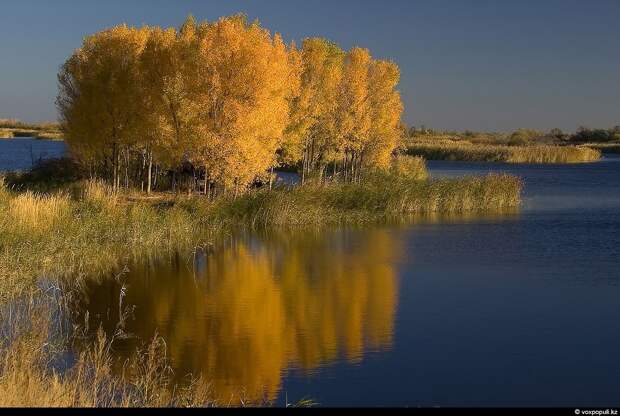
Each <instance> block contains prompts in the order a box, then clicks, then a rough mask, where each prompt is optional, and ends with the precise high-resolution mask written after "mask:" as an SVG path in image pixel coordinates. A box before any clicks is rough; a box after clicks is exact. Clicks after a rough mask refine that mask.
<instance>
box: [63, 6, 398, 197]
mask: <svg viewBox="0 0 620 416" xmlns="http://www.w3.org/2000/svg"><path fill="white" fill-rule="evenodd" d="M58 79H59V94H58V97H57V106H58V109H59V113H60V117H61V123H62V126H63V129H64V132H65V136H66V141H67V143H68V144H69V147H70V149H71V151H72V153H73V154H74V155H75V157H77V158H78V159H79V160H80V161H81V162H83V163H84V164H85V165H86V166H88V167H89V169H90V171H91V174H92V175H96V176H101V177H106V178H109V179H111V180H112V182H113V184H114V186H115V187H120V186H123V185H124V186H131V185H132V184H142V186H143V187H145V188H146V190H147V191H149V192H150V190H151V188H152V186H154V185H157V184H156V182H155V181H157V178H158V177H161V178H164V177H165V178H169V181H170V184H171V186H173V187H174V186H175V184H176V183H177V179H178V177H179V176H178V175H179V173H182V172H184V173H189V175H187V176H188V177H189V178H190V182H191V183H192V184H194V185H195V184H196V183H198V181H199V180H204V182H203V185H204V192H205V193H207V194H210V195H211V194H213V193H214V192H222V191H224V192H226V191H232V192H234V193H235V194H236V193H237V192H240V191H242V190H243V189H245V188H247V187H248V186H249V185H251V184H252V183H255V182H256V181H262V182H265V181H266V180H268V181H270V180H271V176H272V173H271V172H272V169H273V168H274V167H275V166H277V165H278V164H288V165H296V166H299V167H300V170H301V173H302V178H304V179H305V178H306V177H308V176H309V175H310V176H319V177H324V175H326V174H328V173H329V174H332V175H339V176H341V177H344V178H345V179H346V180H349V181H356V180H359V178H360V174H361V172H362V171H363V170H364V169H368V168H381V167H386V165H387V164H388V163H389V162H390V156H391V154H392V152H393V150H394V149H395V147H396V146H397V142H398V140H399V138H400V136H401V128H400V117H401V113H402V104H401V99H400V95H399V92H398V91H397V90H396V87H397V84H398V81H399V69H398V66H397V65H396V64H394V63H392V62H388V61H382V60H374V59H373V58H372V57H371V55H370V53H369V51H368V50H366V49H362V48H353V49H351V50H350V51H348V52H345V51H343V50H342V49H341V48H339V47H338V46H337V45H336V44H334V43H332V42H329V41H327V40H325V39H320V38H310V39H305V40H304V41H303V45H302V47H301V48H300V49H298V48H297V47H296V45H295V44H294V43H291V44H290V45H286V44H285V43H284V42H283V40H282V38H281V37H280V35H279V34H275V35H272V34H271V33H270V32H269V31H267V30H266V29H264V28H262V27H261V26H260V25H259V24H258V23H257V22H254V23H248V22H247V20H246V18H245V17H244V16H243V15H237V16H232V17H225V18H221V19H219V20H218V21H216V22H200V23H197V22H196V21H195V20H194V18H193V17H191V16H190V17H188V18H187V20H186V21H185V22H184V24H183V25H182V26H181V27H180V29H178V30H177V29H175V28H168V29H162V28H160V27H142V28H133V27H127V26H125V25H123V26H116V27H114V28H111V29H108V30H104V31H102V32H99V33H96V34H94V35H91V36H88V37H87V38H85V40H84V43H83V45H82V47H81V48H80V49H78V50H77V51H75V52H74V53H73V55H72V56H71V57H70V58H69V59H68V60H67V61H66V63H65V64H64V65H63V66H62V68H61V71H60V73H59V76H58ZM328 168H329V169H328Z"/></svg>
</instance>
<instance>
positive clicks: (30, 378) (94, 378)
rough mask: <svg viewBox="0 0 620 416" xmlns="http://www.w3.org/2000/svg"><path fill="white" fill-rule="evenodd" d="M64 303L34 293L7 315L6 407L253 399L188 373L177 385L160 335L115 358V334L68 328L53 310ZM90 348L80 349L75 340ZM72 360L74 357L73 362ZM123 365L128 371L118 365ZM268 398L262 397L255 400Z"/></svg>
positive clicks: (0, 390)
mask: <svg viewBox="0 0 620 416" xmlns="http://www.w3.org/2000/svg"><path fill="white" fill-rule="evenodd" d="M61 304H62V301H60V303H58V300H54V301H50V300H49V299H48V298H47V296H45V295H41V294H39V295H35V296H34V297H30V299H28V300H25V301H24V302H23V303H21V304H20V306H19V307H14V308H12V309H11V310H10V311H9V310H8V309H6V308H5V310H4V311H3V313H2V314H0V316H1V317H2V322H3V328H4V330H3V334H2V335H3V337H2V341H1V342H0V407H209V406H243V405H248V404H250V403H247V402H246V401H245V400H243V396H241V395H240V396H239V397H236V398H233V399H231V401H229V402H226V403H222V402H217V401H215V400H213V399H212V398H211V397H212V394H211V390H210V387H209V384H208V382H206V381H205V380H203V379H201V378H193V377H191V376H188V378H187V381H186V382H185V383H184V384H183V385H179V384H174V382H173V377H172V375H173V374H172V370H171V368H170V366H169V365H168V361H167V358H166V347H165V343H164V341H163V340H162V339H161V338H159V337H155V338H154V339H153V340H152V341H151V342H150V343H148V344H147V345H145V346H144V347H143V348H140V349H138V350H137V351H136V352H135V354H134V355H133V356H132V358H131V359H130V360H128V361H126V362H123V363H116V362H114V360H113V358H112V354H111V349H112V348H113V341H114V340H113V339H107V338H106V336H105V335H104V332H103V331H102V330H99V331H98V332H97V336H96V338H95V339H89V340H85V339H82V338H81V337H83V335H80V334H81V333H83V332H80V330H79V329H77V330H76V331H75V332H73V333H71V334H68V333H64V334H61V333H60V332H59V330H58V322H54V321H53V320H52V319H51V318H50V316H54V315H55V312H57V309H58V308H59V306H61ZM78 341H79V342H81V343H86V344H87V345H88V346H87V347H86V348H84V349H81V350H80V352H75V353H74V354H73V358H74V362H72V363H70V364H68V365H67V357H68V356H67V355H66V353H67V351H71V344H72V343H75V342H78ZM69 361H72V360H69ZM119 365H120V367H121V368H122V371H121V372H118V371H115V367H118V366H119ZM253 404H261V403H253Z"/></svg>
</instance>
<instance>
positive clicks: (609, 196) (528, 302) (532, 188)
mask: <svg viewBox="0 0 620 416" xmlns="http://www.w3.org/2000/svg"><path fill="white" fill-rule="evenodd" d="M428 165H429V169H430V171H431V173H432V175H433V176H435V177H440V176H459V175H469V174H484V173H487V172H489V171H504V172H509V173H513V174H516V175H519V176H521V177H522V178H523V180H524V183H525V190H524V204H523V208H522V209H521V210H520V212H519V213H518V214H510V215H501V214H498V215H480V216H477V215H469V216H467V217H458V216H457V217H450V218H432V217H431V218H429V219H426V220H424V221H419V222H416V223H415V224H411V225H407V226H387V225H382V226H373V227H366V228H357V229H332V230H322V231H317V230H298V231H290V232H270V233H266V234H262V235H258V234H248V235H240V236H236V237H235V238H231V239H230V240H229V241H226V242H224V243H222V244H220V245H218V246H215V247H212V248H210V249H209V250H207V251H199V252H197V253H196V254H195V255H189V256H178V257H176V258H173V259H160V260H157V261H151V262H147V263H144V264H140V265H132V266H129V268H128V270H127V271H126V272H125V273H124V274H122V275H121V276H120V277H117V278H116V279H107V280H104V281H103V282H101V283H97V284H95V283H93V284H90V285H89V286H88V287H87V288H86V289H85V294H84V296H83V299H82V300H81V303H80V304H79V307H78V308H76V310H75V315H76V319H77V320H78V321H80V322H81V320H83V316H84V313H85V312H86V311H88V313H89V316H90V319H91V321H96V320H97V319H98V320H99V321H101V322H103V323H104V326H105V328H106V330H107V331H108V332H109V333H113V332H114V331H117V329H118V327H117V322H118V321H119V310H120V309H123V310H125V308H131V311H132V313H131V314H130V315H128V317H127V318H126V320H125V324H124V326H123V331H124V332H126V333H131V334H133V335H134V336H135V338H129V339H126V340H123V341H119V342H117V344H116V346H115V353H116V354H118V356H119V357H122V358H126V357H127V356H128V355H129V354H130V351H132V350H133V348H134V347H135V346H137V345H140V343H141V342H143V340H148V339H149V338H150V337H152V336H153V334H154V333H158V334H159V335H161V336H163V337H164V339H165V340H166V343H167V346H168V351H169V357H170V359H171V362H172V364H173V367H174V368H175V374H176V375H177V376H178V377H183V375H184V374H187V373H189V372H192V373H201V374H203V375H204V376H206V377H207V378H208V379H209V380H211V381H212V383H213V388H214V391H215V392H216V394H218V395H220V396H221V397H229V396H230V395H231V394H233V393H235V392H238V391H239V389H240V388H243V391H244V393H245V395H246V397H248V398H251V399H257V398H259V397H264V398H267V399H270V400H274V401H275V403H276V404H279V405H282V404H284V403H285V402H286V401H288V402H295V401H297V400H300V399H302V398H307V397H309V398H312V399H313V400H314V401H316V402H318V403H320V404H323V405H335V406H337V405H360V406H361V405H386V406H405V405H406V406H581V407H583V406H618V405H619V404H620V358H619V355H618V354H619V351H620V331H619V329H620V323H619V322H620V306H619V305H620V302H619V301H618V299H620V270H619V268H618V254H619V253H620V158H618V157H607V158H605V159H604V160H603V161H601V162H598V163H593V164H580V165H546V166H543V165H504V164H488V163H484V164H482V163H465V162H429V163H428ZM121 288H123V289H122V290H123V291H124V293H125V294H126V295H125V296H124V297H122V302H121V305H120V309H119V300H120V298H121V297H120V292H121Z"/></svg>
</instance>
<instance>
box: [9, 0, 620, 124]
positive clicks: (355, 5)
mask: <svg viewBox="0 0 620 416" xmlns="http://www.w3.org/2000/svg"><path fill="white" fill-rule="evenodd" d="M238 12H244V13H246V14H247V15H248V17H249V18H250V19H251V20H254V19H258V20H259V21H260V22H261V24H262V25H263V26H264V27H266V28H268V29H270V30H271V31H274V32H280V33H281V34H282V35H283V37H284V39H285V40H287V41H290V40H295V41H296V42H298V43H299V42H300V41H301V40H302V39H303V38H305V37H312V36H321V37H326V38H328V39H330V40H332V41H334V42H336V43H338V44H340V46H341V47H343V48H345V49H349V48H351V47H353V46H362V47H366V48H369V49H370V51H371V53H372V54H373V56H374V57H375V58H381V59H390V60H393V61H394V62H396V63H397V64H398V65H399V66H400V68H401V83H400V86H399V89H400V91H401V93H402V97H403V102H404V105H405V111H404V114H403V121H404V122H406V123H407V124H408V125H416V126H421V125H425V126H426V127H431V128H435V129H441V130H466V129H468V130H475V131H483V130H485V131H512V130H515V129H517V128H521V127H523V128H534V129H539V130H549V129H551V128H554V127H558V128H561V129H563V130H565V131H573V130H575V129H576V128H577V127H578V126H582V125H583V126H588V127H612V126H614V125H620V0H591V1H585V0H539V1H534V0H532V1H529V0H519V1H492V0H478V1H476V0H453V1H448V0H427V1H415V0H356V1H353V0H350V1H349V0H331V1H328V0H252V1H250V0H246V1H241V0H228V1H224V0H217V1H216V0H202V1H198V0H194V1H190V0H187V1H183V0H177V1H167V0H150V1H146V0H145V1H139V0H122V1H117V0H107V1H105V2H102V1H90V0H79V1H78V0H74V1H69V0H56V1H53V2H51V1H47V0H39V1H36V0H0V16H2V18H1V19H0V21H1V22H2V23H1V24H0V118H19V119H21V120H23V121H31V122H34V121H47V120H55V119H56V117H57V114H56V109H55V105H54V100H55V96H56V93H57V83H56V74H57V72H58V69H59V67H60V65H61V64H62V63H63V62H64V61H65V60H66V59H67V58H68V56H69V55H70V54H71V53H72V52H73V50H74V49H76V48H79V46H80V44H81V42H82V39H83V37H84V36H86V35H88V34H90V33H93V32H96V31H99V30H102V29H104V28H107V27H110V26H114V25H116V24H120V23H127V24H129V25H134V26H141V25H143V24H147V25H160V26H177V27H178V26H180V24H181V23H182V22H183V20H184V19H185V17H186V16H187V14H189V13H192V14H193V15H194V16H195V17H196V18H197V19H198V20H203V19H207V20H215V19H217V18H218V17H220V16H226V15H230V14H235V13H238Z"/></svg>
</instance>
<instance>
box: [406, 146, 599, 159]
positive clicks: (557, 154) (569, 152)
mask: <svg viewBox="0 0 620 416" xmlns="http://www.w3.org/2000/svg"><path fill="white" fill-rule="evenodd" d="M407 153H408V154H410V155H416V156H422V157H424V158H426V159H428V160H454V161H472V162H473V161H481V162H505V163H584V162H593V161H596V160H599V159H600V158H601V152H600V151H599V150H596V149H592V148H590V147H585V146H546V145H545V146H540V145H538V146H505V145H491V144H489V145H486V144H471V143H468V142H462V143H457V142H453V141H442V142H438V143H422V142H420V143H410V144H408V146H407Z"/></svg>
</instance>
